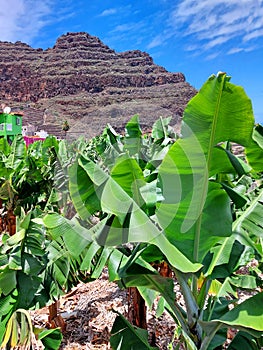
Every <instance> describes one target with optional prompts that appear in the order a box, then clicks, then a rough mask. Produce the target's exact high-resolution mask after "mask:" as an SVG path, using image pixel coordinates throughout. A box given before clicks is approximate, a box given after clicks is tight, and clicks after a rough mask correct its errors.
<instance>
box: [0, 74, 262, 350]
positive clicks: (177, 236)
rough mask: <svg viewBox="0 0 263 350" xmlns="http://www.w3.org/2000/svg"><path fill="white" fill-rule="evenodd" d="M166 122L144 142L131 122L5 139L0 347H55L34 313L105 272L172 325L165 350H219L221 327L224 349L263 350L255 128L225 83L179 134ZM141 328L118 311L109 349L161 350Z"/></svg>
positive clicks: (0, 148)
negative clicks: (67, 136)
mask: <svg viewBox="0 0 263 350" xmlns="http://www.w3.org/2000/svg"><path fill="white" fill-rule="evenodd" d="M138 112H139V111H138ZM169 123H170V119H169V118H160V119H159V120H157V121H156V122H155V123H154V125H153V126H152V129H151V133H148V134H143V133H142V131H141V128H140V122H139V117H138V116H137V115H136V116H134V117H132V118H131V119H130V121H129V122H128V123H127V125H126V128H125V132H124V133H123V134H118V133H117V132H116V131H115V130H114V129H113V128H112V127H111V126H110V125H108V126H106V127H105V129H104V132H103V133H102V134H101V135H99V136H97V137H95V138H93V139H91V140H89V141H87V140H85V139H84V138H81V139H78V140H77V141H74V142H71V143H68V142H67V141H66V140H61V141H58V140H57V139H56V138H55V137H52V136H49V137H47V138H46V139H45V140H44V141H38V142H35V143H33V144H31V145H29V146H28V147H26V145H25V143H24V140H23V138H22V136H17V137H16V138H15V139H14V140H13V142H12V144H11V145H10V144H9V143H8V142H7V141H6V140H5V139H4V138H2V139H0V185H1V187H0V206H1V209H0V212H1V218H0V220H1V221H0V230H1V233H0V349H3V350H4V349H33V348H34V347H33V343H34V339H37V340H38V341H39V342H41V343H42V344H43V347H44V349H47V350H55V349H59V347H60V344H61V341H62V337H63V335H62V331H61V328H60V327H57V328H50V329H45V328H43V329H41V328H36V327H34V324H33V322H32V320H31V317H30V313H29V311H30V310H35V309H39V308H42V307H44V306H49V307H50V309H51V308H54V307H56V302H57V301H58V300H59V298H60V297H61V296H62V295H64V294H65V293H67V292H69V291H70V290H71V289H72V288H73V287H74V286H76V285H77V284H78V283H79V282H80V281H82V282H84V283H89V282H90V281H94V280H95V279H98V278H99V277H100V276H101V274H102V271H103V270H104V269H105V268H107V271H108V278H109V281H110V282H115V283H116V284H118V286H119V288H129V290H130V292H131V293H136V294H137V296H138V298H137V300H138V301H137V303H139V302H140V303H145V305H146V306H147V307H148V308H151V307H152V305H153V303H154V302H156V300H158V307H157V315H156V317H159V316H160V315H162V313H163V312H164V311H166V312H168V313H169V314H170V316H171V317H172V319H173V320H174V324H175V325H176V333H175V335H174V340H173V341H171V344H170V349H179V348H180V349H182V348H183V349H186V350H197V349H200V350H213V349H215V350H219V349H225V348H226V340H227V334H228V329H232V330H233V329H234V330H235V336H234V337H233V339H232V340H231V342H228V345H227V349H229V350H240V349H246V350H256V349H262V346H263V336H262V334H263V291H262V284H263V279H262V274H263V271H262V262H263V260H262V259H263V181H262V180H263V177H262V174H263V161H262V160H263V127H262V126H261V125H259V124H256V125H255V120H254V116H253V110H252V104H251V101H250V99H249V98H248V97H247V95H246V93H245V91H244V89H243V88H242V87H240V86H236V85H234V84H232V83H231V82H230V77H229V76H227V75H226V74H225V73H218V74H217V75H216V76H215V75H213V76H211V77H210V78H209V79H208V80H207V81H206V82H205V83H204V85H203V86H202V88H201V89H200V91H199V93H198V94H197V95H196V96H195V97H194V98H193V99H192V100H191V101H190V102H189V103H188V105H187V106H186V108H185V111H184V115H183V120H182V124H181V132H180V135H177V134H175V132H174V129H173V128H172V127H171V126H170V124H169ZM236 145H240V146H242V152H241V153H240V152H238V154H236V152H235V149H236ZM252 261H253V264H251V262H252ZM161 266H166V267H167V270H169V273H166V274H165V273H162V269H161V268H160V267H161ZM244 270H245V273H244ZM175 283H176V284H178V285H179V286H180V294H181V295H182V297H183V300H184V303H183V305H181V304H179V303H178V301H177V300H178V298H177V293H178V291H176V290H175V288H174V286H175ZM242 290H245V291H246V292H247V296H248V297H247V298H246V299H245V300H240V298H239V292H240V291H242ZM140 318H141V319H140V321H141V322H140V323H139V324H135V323H134V322H132V320H127V319H126V318H125V317H124V315H121V314H119V313H116V319H115V322H114V324H113V327H112V329H111V338H110V346H111V348H112V349H113V350H132V349H135V348H136V349H138V350H139V349H140V350H146V349H157V348H156V347H154V346H152V345H150V344H149V342H148V332H147V324H146V325H145V322H144V320H143V318H144V315H143V314H141V315H140Z"/></svg>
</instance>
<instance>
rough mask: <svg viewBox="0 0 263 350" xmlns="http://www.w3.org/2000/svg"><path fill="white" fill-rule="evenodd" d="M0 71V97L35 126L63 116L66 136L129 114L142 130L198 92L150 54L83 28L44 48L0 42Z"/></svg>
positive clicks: (176, 112) (121, 121) (91, 131)
mask: <svg viewBox="0 0 263 350" xmlns="http://www.w3.org/2000/svg"><path fill="white" fill-rule="evenodd" d="M0 73H1V74H0V100H1V103H6V104H8V105H10V106H11V107H13V108H17V109H23V111H24V122H25V123H30V121H31V122H32V121H34V123H35V124H38V125H37V126H38V127H41V126H42V127H43V128H44V127H45V126H46V127H47V125H49V124H57V125H59V124H60V125H62V122H63V121H64V120H68V122H69V124H70V130H69V132H68V135H69V136H70V137H72V138H76V137H77V136H78V134H84V135H85V136H87V137H93V136H95V135H96V134H98V133H99V132H101V131H102V129H103V128H104V127H105V126H106V124H107V123H110V124H111V125H112V126H113V127H117V128H122V127H123V126H124V125H125V123H126V122H127V120H128V119H129V118H130V117H131V116H132V115H134V114H138V115H139V116H140V120H141V123H142V125H143V126H145V128H147V127H150V126H151V125H152V123H153V122H154V120H156V119H158V118H159V117H160V116H163V117H167V116H171V117H172V123H173V124H174V125H176V124H178V122H179V121H180V118H181V116H182V112H183V110H184V108H185V105H186V104H187V102H188V101H189V99H190V98H192V97H193V96H194V95H195V94H196V92H197V91H196V90H195V89H194V88H193V87H192V86H191V85H190V84H189V83H187V82H186V80H185V76H184V74H183V73H181V72H177V73H171V72H168V71H167V70H166V69H165V68H164V67H161V66H159V65H157V64H155V63H154V61H153V59H152V57H151V56H150V55H149V54H148V53H146V52H143V51H139V50H133V51H125V52H120V53H117V52H115V51H114V50H113V49H111V48H109V47H108V46H107V45H105V44H104V43H103V42H102V41H101V40H100V39H99V38H97V37H95V36H92V35H90V34H88V33H86V32H77V33H66V34H63V35H62V36H60V37H59V38H58V39H57V41H56V43H55V45H54V46H53V48H48V49H46V50H43V49H41V48H38V49H33V48H32V47H30V46H29V45H28V44H25V43H22V42H16V43H9V42H0ZM34 111H36V115H37V116H38V118H35V119H34ZM41 115H42V117H40V116H41Z"/></svg>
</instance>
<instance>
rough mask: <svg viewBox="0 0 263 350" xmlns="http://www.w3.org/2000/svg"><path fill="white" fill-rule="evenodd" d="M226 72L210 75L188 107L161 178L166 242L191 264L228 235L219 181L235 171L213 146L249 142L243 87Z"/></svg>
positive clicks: (247, 103)
mask: <svg viewBox="0 0 263 350" xmlns="http://www.w3.org/2000/svg"><path fill="white" fill-rule="evenodd" d="M229 80H230V78H229V77H227V76H226V75H225V74H224V73H219V74H218V75H217V76H211V77H210V78H209V79H208V80H207V82H206V83H205V84H204V85H203V87H202V88H201V90H200V92H199V93H198V94H197V95H196V96H195V97H194V98H193V99H192V100H191V101H190V102H189V104H188V105H187V107H186V109H185V112H184V118H183V124H182V139H180V140H178V141H177V142H176V143H175V144H174V145H173V146H172V147H171V148H170V150H169V151H168V153H167V155H166V156H165V158H164V160H163V162H162V164H161V167H160V170H159V179H160V182H161V184H162V188H163V195H164V197H165V200H164V201H163V202H162V203H160V205H159V208H158V211H157V217H158V220H159V224H160V225H161V227H162V228H163V230H164V231H165V233H166V236H167V237H168V239H169V241H170V242H172V244H173V245H174V246H176V247H177V248H179V249H180V250H181V251H182V252H183V254H185V255H186V256H187V257H188V258H189V259H191V260H192V261H195V262H202V260H203V258H204V256H205V255H206V253H207V252H208V251H209V250H210V248H211V247H212V246H213V245H215V244H216V243H217V242H219V241H220V240H221V239H222V237H227V236H230V235H231V232H232V229H231V224H232V217H231V211H230V200H229V197H228V195H227V194H226V192H225V191H224V190H223V189H222V188H221V185H220V184H219V183H216V182H213V181H209V179H211V180H212V179H213V176H214V175H216V174H219V173H226V172H229V173H233V172H234V168H233V166H232V164H231V162H230V160H229V157H228V156H227V154H226V153H225V152H222V151H221V150H220V149H219V148H218V147H216V146H217V145H218V144H220V143H221V142H225V141H232V142H236V143H239V144H241V145H244V146H247V145H249V143H250V140H251V135H252V130H253V125H254V117H253V112H252V106H251V101H250V100H249V98H248V97H247V95H246V94H245V92H244V90H243V88H242V87H239V86H235V85H233V84H231V83H230V82H229Z"/></svg>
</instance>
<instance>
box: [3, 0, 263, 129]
mask: <svg viewBox="0 0 263 350" xmlns="http://www.w3.org/2000/svg"><path fill="white" fill-rule="evenodd" d="M0 5H1V6H0V40H1V41H11V42H15V41H19V40H20V41H22V42H26V43H28V44H29V45H31V46H32V47H34V48H39V47H41V48H43V49H46V48H48V47H53V46H54V44H55V41H56V39H57V38H58V37H59V36H60V35H62V34H65V33H67V32H78V31H85V32H88V33H89V34H91V35H94V36H98V37H99V38H100V39H101V40H102V41H103V42H104V43H105V44H106V45H108V46H110V47H111V48H112V49H114V50H115V51H117V52H121V51H126V50H134V49H139V50H142V51H146V52H148V53H149V54H150V55H151V56H152V57H153V59H154V62H155V63H157V64H159V65H162V66H164V67H165V68H166V69H167V70H168V71H171V72H182V73H184V74H185V76H186V80H187V81H188V82H189V83H190V84H191V85H193V86H195V87H196V88H197V89H199V88H200V87H201V85H202V84H203V83H204V82H205V80H206V79H207V78H208V77H209V76H210V75H211V74H216V73H217V72H218V71H224V72H226V73H227V74H228V75H230V76H231V77H232V79H231V81H232V82H233V83H234V84H238V85H242V86H243V87H244V88H245V91H246V92H247V94H248V96H249V97H250V98H251V100H252V104H253V109H254V114H255V118H256V121H257V122H261V123H263V0H200V1H199V0H134V1H129V2H128V1H124V0H123V1H121V0H114V1H109V0H93V1H91V0H63V1H61V0H0Z"/></svg>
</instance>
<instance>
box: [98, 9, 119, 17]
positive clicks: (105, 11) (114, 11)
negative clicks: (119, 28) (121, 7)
mask: <svg viewBox="0 0 263 350" xmlns="http://www.w3.org/2000/svg"><path fill="white" fill-rule="evenodd" d="M116 13H117V9H115V8H110V9H107V10H104V11H102V13H101V14H100V16H101V17H105V16H110V15H114V14H116Z"/></svg>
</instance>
